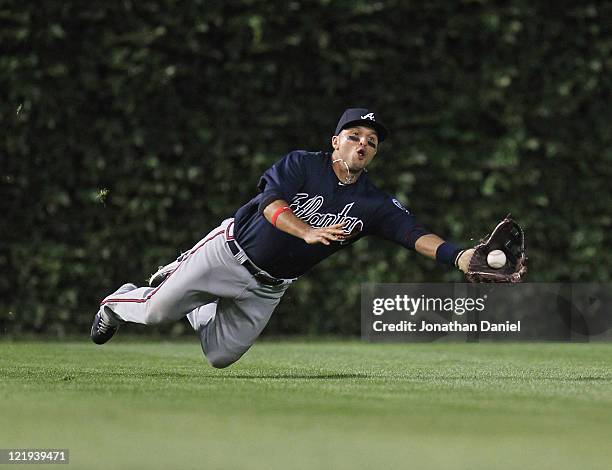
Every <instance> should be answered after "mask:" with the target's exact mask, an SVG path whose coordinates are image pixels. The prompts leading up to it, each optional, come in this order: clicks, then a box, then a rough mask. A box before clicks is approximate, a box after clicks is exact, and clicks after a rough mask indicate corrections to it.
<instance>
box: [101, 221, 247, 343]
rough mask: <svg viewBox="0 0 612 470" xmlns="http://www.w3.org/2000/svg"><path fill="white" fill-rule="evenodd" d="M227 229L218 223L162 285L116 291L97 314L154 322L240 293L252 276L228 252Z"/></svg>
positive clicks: (141, 321)
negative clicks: (121, 291)
mask: <svg viewBox="0 0 612 470" xmlns="http://www.w3.org/2000/svg"><path fill="white" fill-rule="evenodd" d="M224 231H225V230H224V228H223V227H219V229H217V230H214V231H212V232H211V233H210V234H209V235H207V237H205V238H204V239H203V240H202V241H200V243H198V244H197V245H196V246H195V247H194V248H193V249H192V250H190V254H189V256H187V257H186V258H185V259H184V260H182V261H181V263H180V265H179V266H178V267H177V268H176V270H175V271H174V272H173V273H172V274H171V275H170V276H168V278H167V279H166V280H165V281H164V282H163V284H161V285H160V286H158V287H156V288H151V287H140V288H137V289H133V290H130V291H129V292H124V293H119V292H117V293H115V294H113V295H111V296H109V297H107V298H106V299H104V300H103V301H102V304H101V307H100V311H99V312H98V315H96V318H98V316H106V317H107V318H110V320H111V321H114V322H115V323H116V324H121V323H122V322H126V321H127V322H134V323H142V324H147V325H148V324H155V323H161V322H165V321H172V320H177V319H180V318H181V317H183V316H185V315H187V314H188V313H189V312H191V311H193V310H194V309H196V308H197V307H200V306H202V305H205V304H209V303H211V302H214V301H216V300H217V299H218V298H219V297H230V298H234V297H237V296H239V295H240V294H241V293H242V292H243V291H244V290H245V288H246V287H247V285H248V284H249V282H250V281H251V278H250V277H249V275H248V273H246V275H245V273H244V272H243V271H245V270H244V268H242V267H241V266H239V265H238V264H237V263H236V261H235V259H234V258H233V256H232V255H231V253H230V252H229V250H228V248H227V246H226V242H225V237H224ZM237 268H240V269H237ZM94 326H95V322H94ZM111 336H112V335H111ZM92 339H94V338H93V335H92ZM109 339H110V338H109ZM107 340H108V339H107ZM94 341H96V340H95V339H94ZM96 342H97V341H96Z"/></svg>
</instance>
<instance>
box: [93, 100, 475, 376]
mask: <svg viewBox="0 0 612 470" xmlns="http://www.w3.org/2000/svg"><path fill="white" fill-rule="evenodd" d="M387 134H388V131H387V128H386V127H385V126H384V125H383V123H382V122H381V120H380V117H379V116H378V114H376V113H375V112H373V111H371V110H369V109H363V108H350V109H347V110H346V111H345V112H344V113H343V114H342V116H341V117H340V120H339V122H338V125H337V127H336V131H335V133H334V135H333V137H332V138H331V144H332V148H333V151H332V152H331V153H330V152H324V151H320V152H307V151H303V150H296V151H293V152H290V153H289V154H287V155H286V156H285V157H284V158H282V159H281V160H279V161H278V162H277V163H275V164H274V165H273V166H272V167H271V168H269V169H268V170H267V171H265V173H264V174H263V176H262V177H261V179H260V181H259V184H258V190H259V191H258V194H257V195H256V196H255V197H254V198H253V199H251V200H250V201H249V202H248V203H247V204H245V205H244V206H242V207H241V208H240V209H238V211H237V212H236V213H235V214H234V217H233V218H229V219H226V220H224V221H223V222H222V223H221V225H220V226H219V227H217V228H215V229H214V230H212V231H211V232H210V233H209V234H208V235H206V236H205V237H204V238H203V239H202V240H200V241H199V242H198V243H197V244H196V245H195V246H194V247H193V248H192V249H191V250H189V251H188V252H187V253H184V254H183V255H181V256H180V257H179V258H178V259H177V260H176V261H174V262H173V263H171V264H169V265H167V266H164V267H162V268H160V269H159V270H158V271H157V272H156V273H155V274H154V275H153V276H152V277H151V279H150V281H149V284H150V285H149V286H146V287H136V286H135V285H134V284H125V285H123V286H121V287H120V288H119V289H118V290H117V291H116V292H115V293H113V294H111V295H109V296H108V297H106V298H105V299H104V300H103V301H102V303H101V305H100V308H99V310H98V312H97V313H96V315H95V318H94V322H93V326H92V329H91V339H92V340H93V342H94V343H97V344H103V343H106V342H107V341H108V340H109V339H111V337H112V336H113V335H114V334H115V332H116V331H117V329H118V327H119V326H120V325H122V324H123V323H126V322H134V323H142V324H145V325H151V324H157V323H161V322H167V321H172V320H178V319H180V318H182V317H184V316H187V318H188V320H189V322H190V324H191V326H192V327H193V328H194V330H195V331H196V332H197V334H198V335H199V337H200V342H201V345H202V350H203V352H204V355H205V356H206V358H207V359H208V361H209V362H210V364H211V365H212V366H213V367H218V368H221V367H227V366H229V365H230V364H232V363H234V362H236V361H237V360H238V359H239V358H240V357H241V356H242V355H243V354H244V353H245V352H246V351H247V350H248V349H249V348H250V347H251V345H252V344H253V342H254V341H255V340H256V339H257V337H258V336H259V335H260V333H261V332H262V330H263V329H264V327H265V326H266V324H267V323H268V320H269V319H270V316H271V315H272V312H273V311H274V309H275V308H276V306H277V305H278V303H279V302H280V299H281V297H282V296H283V294H284V293H285V291H286V290H287V288H288V287H289V286H290V285H291V284H292V283H293V282H295V281H296V280H297V279H298V278H299V277H300V276H302V275H303V274H304V273H306V272H307V271H308V270H309V269H310V268H312V267H313V266H314V265H316V264H317V263H319V262H320V261H322V260H323V259H325V258H327V257H328V256H331V255H333V254H334V253H336V252H337V251H339V250H341V249H343V248H345V247H347V246H349V245H352V244H353V243H355V242H356V241H357V240H359V239H360V238H362V237H365V236H368V235H376V236H379V237H382V238H384V239H387V240H391V241H394V242H396V243H397V244H399V245H401V246H403V247H404V248H408V249H410V250H416V251H417V252H418V253H420V254H421V255H424V256H427V257H428V258H431V259H435V260H437V261H438V262H440V263H444V264H447V265H449V266H455V267H458V268H459V269H461V270H462V271H464V272H465V271H466V269H467V266H468V264H469V260H470V257H471V253H472V251H473V250H461V249H459V248H458V247H457V246H455V245H453V244H451V243H449V242H447V241H444V240H442V239H441V238H440V237H438V236H437V235H434V234H432V233H430V232H429V231H428V230H427V229H425V228H424V227H423V226H421V225H420V224H419V223H418V222H417V220H416V219H415V217H414V215H413V214H412V213H411V212H410V211H409V210H408V209H406V208H405V207H404V206H402V204H400V202H399V201H398V200H397V199H395V198H394V197H393V196H390V195H389V194H386V193H384V192H383V191H381V190H379V189H378V188H377V187H375V186H374V185H373V184H372V183H371V182H370V181H369V179H368V177H367V175H366V174H365V170H366V168H367V166H368V165H369V164H370V163H371V162H372V160H373V158H374V157H375V156H376V153H377V151H378V147H379V145H380V144H381V143H382V142H383V141H384V140H385V138H386V137H387Z"/></svg>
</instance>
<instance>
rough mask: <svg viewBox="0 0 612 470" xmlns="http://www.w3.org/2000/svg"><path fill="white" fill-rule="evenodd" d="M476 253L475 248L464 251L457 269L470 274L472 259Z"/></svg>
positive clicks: (458, 260) (458, 261) (458, 259)
mask: <svg viewBox="0 0 612 470" xmlns="http://www.w3.org/2000/svg"><path fill="white" fill-rule="evenodd" d="M474 251H475V250H474V248H469V249H467V250H463V252H462V253H461V254H460V255H459V258H457V267H458V268H459V269H460V270H461V271H463V272H464V273H467V272H468V269H469V267H470V260H471V259H472V255H473V254H474Z"/></svg>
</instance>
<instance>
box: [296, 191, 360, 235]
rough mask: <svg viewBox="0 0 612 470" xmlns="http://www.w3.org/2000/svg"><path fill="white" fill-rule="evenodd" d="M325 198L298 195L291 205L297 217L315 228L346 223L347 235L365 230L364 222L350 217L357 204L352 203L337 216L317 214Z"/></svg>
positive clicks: (304, 194)
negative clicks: (350, 212)
mask: <svg viewBox="0 0 612 470" xmlns="http://www.w3.org/2000/svg"><path fill="white" fill-rule="evenodd" d="M324 202H325V198H324V197H323V196H319V195H316V196H312V197H310V194H308V193H297V194H296V195H295V196H294V197H293V199H292V201H291V204H290V205H289V206H290V207H291V210H293V213H294V214H295V216H296V217H299V218H300V219H301V220H303V221H304V222H306V223H307V224H309V225H311V226H313V227H329V226H330V225H335V224H340V223H344V224H345V226H344V231H345V232H347V233H356V232H360V231H361V230H363V220H361V219H359V218H357V217H350V216H349V215H348V213H349V211H350V210H351V208H352V207H353V205H354V204H355V203H354V202H350V203H348V204H347V205H345V206H344V208H343V209H342V210H341V211H340V212H338V213H337V214H331V213H326V214H324V213H321V212H317V211H318V210H319V209H320V208H321V206H323V203H324Z"/></svg>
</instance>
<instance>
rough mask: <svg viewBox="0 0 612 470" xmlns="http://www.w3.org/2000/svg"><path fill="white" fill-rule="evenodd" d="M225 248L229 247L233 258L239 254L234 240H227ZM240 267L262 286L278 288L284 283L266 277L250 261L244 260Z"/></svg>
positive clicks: (280, 280)
mask: <svg viewBox="0 0 612 470" xmlns="http://www.w3.org/2000/svg"><path fill="white" fill-rule="evenodd" d="M227 246H229V249H230V251H231V252H232V254H233V255H234V256H236V255H237V254H238V253H240V248H238V245H236V242H235V241H234V240H228V241H227ZM241 264H242V266H244V267H245V268H247V271H248V272H250V273H251V275H252V276H253V277H254V278H255V279H256V280H257V282H259V283H261V284H263V285H264V286H280V285H281V284H282V283H284V282H285V281H284V280H283V279H277V278H275V277H271V276H268V275H267V274H266V273H264V272H263V271H262V270H261V269H259V268H258V267H257V266H255V265H254V264H253V263H252V262H251V260H250V259H248V258H245V260H244V261H243V262H242V263H241Z"/></svg>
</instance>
